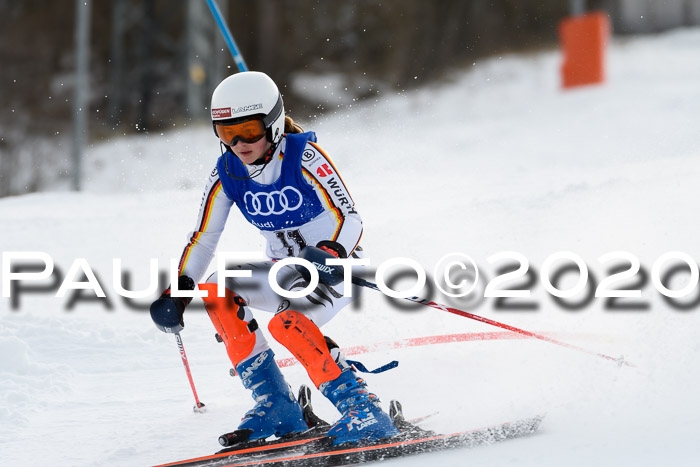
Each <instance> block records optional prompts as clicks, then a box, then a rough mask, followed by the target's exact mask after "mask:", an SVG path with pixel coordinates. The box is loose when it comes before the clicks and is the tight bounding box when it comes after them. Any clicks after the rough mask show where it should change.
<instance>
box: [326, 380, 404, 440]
mask: <svg viewBox="0 0 700 467" xmlns="http://www.w3.org/2000/svg"><path fill="white" fill-rule="evenodd" d="M318 389H319V390H320V391H321V393H322V394H323V395H324V396H326V397H327V398H328V399H329V400H330V401H331V402H332V403H333V404H334V405H335V406H336V408H337V409H338V411H340V413H341V417H340V420H338V421H337V422H335V423H334V424H333V426H331V428H330V430H328V436H334V437H335V439H334V440H333V445H334V446H335V445H338V444H343V443H356V442H358V441H360V440H367V441H374V440H379V439H383V438H389V437H391V436H395V435H398V434H399V430H397V429H396V427H395V426H394V424H393V423H392V421H391V419H390V418H389V415H387V414H386V413H385V412H384V411H382V408H381V406H380V405H379V398H378V397H377V396H376V395H374V394H372V393H370V392H367V384H366V383H365V381H364V380H363V379H361V378H358V377H357V376H356V375H355V372H353V371H352V368H345V369H344V370H343V371H342V373H340V376H338V377H337V378H336V379H334V380H332V381H328V382H326V383H323V384H321V386H319V388H318Z"/></svg>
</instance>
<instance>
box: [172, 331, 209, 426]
mask: <svg viewBox="0 0 700 467" xmlns="http://www.w3.org/2000/svg"><path fill="white" fill-rule="evenodd" d="M175 340H176V341H177V346H178V348H179V349H180V356H181V357H182V364H183V365H185V371H186V372H187V379H189V380H190V387H191V388H192V394H194V401H195V406H194V407H193V408H192V410H194V411H195V412H199V413H202V412H205V411H206V409H205V408H204V403H202V402H199V397H197V390H196V389H195V388H194V380H192V372H191V371H190V364H189V363H188V362H187V354H186V353H185V346H184V345H182V337H180V333H179V332H176V333H175Z"/></svg>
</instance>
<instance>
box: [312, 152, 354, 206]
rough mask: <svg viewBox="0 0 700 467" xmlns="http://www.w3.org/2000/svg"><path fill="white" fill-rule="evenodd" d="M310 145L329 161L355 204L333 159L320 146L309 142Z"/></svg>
mask: <svg viewBox="0 0 700 467" xmlns="http://www.w3.org/2000/svg"><path fill="white" fill-rule="evenodd" d="M309 144H310V145H311V146H313V147H314V148H315V149H316V150H317V151H318V152H320V153H321V154H322V155H323V157H324V158H325V159H326V161H328V163H329V164H330V165H331V167H333V171H334V172H335V174H336V175H337V176H338V178H339V179H340V183H342V184H343V188H345V193H347V194H348V196H349V197H350V199H351V200H352V202H353V203H354V202H355V200H354V199H352V195H351V194H350V190H348V187H347V186H346V185H345V181H343V177H341V176H340V172H338V169H336V168H335V165H334V164H333V161H332V160H331V158H330V157H328V154H326V153H325V152H324V151H323V149H321V148H320V147H318V145H317V144H316V143H313V142H311V141H309Z"/></svg>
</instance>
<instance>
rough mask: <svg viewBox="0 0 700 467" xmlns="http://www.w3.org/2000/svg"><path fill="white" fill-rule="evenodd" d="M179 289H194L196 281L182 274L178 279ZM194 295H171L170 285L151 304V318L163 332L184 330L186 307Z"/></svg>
mask: <svg viewBox="0 0 700 467" xmlns="http://www.w3.org/2000/svg"><path fill="white" fill-rule="evenodd" d="M177 288H178V290H194V281H193V280H192V278H190V277H188V276H180V277H179V278H178V281H177ZM191 301H192V297H171V296H170V287H168V288H167V289H166V290H165V291H164V292H163V293H162V294H161V296H160V298H159V299H158V300H156V301H155V302H153V303H152V304H151V319H152V320H153V322H154V323H155V324H156V327H157V328H158V329H160V330H161V331H163V332H171V333H176V332H180V331H182V330H183V328H184V327H185V321H184V320H183V314H184V313H185V307H186V306H187V305H189V303H190V302H191Z"/></svg>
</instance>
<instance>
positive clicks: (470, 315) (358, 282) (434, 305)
mask: <svg viewBox="0 0 700 467" xmlns="http://www.w3.org/2000/svg"><path fill="white" fill-rule="evenodd" d="M352 283H353V284H355V285H359V286H362V287H367V288H369V289H374V290H379V287H378V286H377V284H374V283H372V282H369V281H366V280H364V279H361V278H359V277H354V276H353V278H352ZM404 298H405V299H406V300H409V301H411V302H415V303H420V304H421V305H425V306H429V307H431V308H436V309H438V310H442V311H446V312H448V313H452V314H455V315H459V316H463V317H465V318H469V319H473V320H475V321H480V322H482V323H486V324H490V325H491V326H497V327H499V328H502V329H507V330H509V331H512V332H517V333H519V334H523V335H525V336H529V337H534V338H535V339H540V340H543V341H546V342H550V343H552V344H556V345H559V346H562V347H566V348H567V349H571V350H576V351H579V352H584V353H587V354H589V355H595V356H596V357H600V358H604V359H606V360H610V361H613V362H615V363H617V364H618V365H627V366H632V367H633V366H634V365H633V364H631V363H630V362H628V361H625V360H624V359H623V357H619V358H615V357H611V356H609V355H605V354H603V353H599V352H595V351H592V350H588V349H584V348H583V347H579V346H576V345H573V344H569V343H566V342H562V341H560V340H557V339H553V338H551V337H547V336H543V335H542V334H537V333H534V332H531V331H526V330H524V329H520V328H516V327H515V326H511V325H509V324H504V323H499V322H498V321H494V320H492V319H488V318H484V317H483V316H479V315H475V314H473V313H469V312H467V311H463V310H458V309H457V308H451V307H448V306H445V305H441V304H439V303H435V302H433V301H430V300H426V299H424V298H420V297H404Z"/></svg>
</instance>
